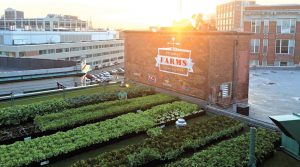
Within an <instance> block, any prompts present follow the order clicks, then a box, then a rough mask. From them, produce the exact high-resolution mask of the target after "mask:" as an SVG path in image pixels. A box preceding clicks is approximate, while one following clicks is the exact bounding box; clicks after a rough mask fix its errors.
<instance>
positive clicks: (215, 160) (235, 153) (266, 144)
mask: <svg viewBox="0 0 300 167" xmlns="http://www.w3.org/2000/svg"><path fill="white" fill-rule="evenodd" d="M278 141H279V135H278V134H276V133H274V132H271V131H268V130H265V129H258V131H257V134H256V142H255V157H256V159H257V161H258V162H262V161H263V160H264V158H266V156H268V154H270V153H271V152H273V151H275V146H274V143H275V142H278ZM248 152H249V133H247V134H245V135H241V136H238V137H236V138H233V139H230V140H227V141H223V142H221V143H219V144H217V145H215V146H212V147H209V148H208V149H206V150H203V151H200V152H198V153H195V154H194V155H193V156H192V157H190V158H185V159H182V160H180V161H177V162H174V163H171V164H168V165H166V166H167V167H177V166H178V167H184V166H187V167H188V166H195V165H196V166H199V167H207V166H214V167H223V166H224V164H226V166H230V167H239V166H247V163H248V161H249V156H248ZM216 155H217V156H216Z"/></svg>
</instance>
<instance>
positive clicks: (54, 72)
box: [0, 57, 89, 83]
mask: <svg viewBox="0 0 300 167" xmlns="http://www.w3.org/2000/svg"><path fill="white" fill-rule="evenodd" d="M86 67H87V68H89V67H88V66H87V65H85V63H82V62H80V63H77V62H74V61H63V60H47V59H31V58H13V57H0V72H1V73H0V83H9V82H12V81H23V80H33V79H43V78H53V77H63V76H72V75H83V74H84V73H85V72H84V70H85V68H86Z"/></svg>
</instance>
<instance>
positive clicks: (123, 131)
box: [0, 102, 197, 167]
mask: <svg viewBox="0 0 300 167" xmlns="http://www.w3.org/2000/svg"><path fill="white" fill-rule="evenodd" d="M196 109H197V106H196V105H193V104H189V103H186V102H174V103H172V104H165V105H160V106H156V107H153V108H152V109H149V110H147V111H145V112H143V113H140V114H133V113H130V114H125V115H122V116H119V117H117V118H113V119H109V120H106V121H103V122H99V123H95V124H90V125H86V126H82V127H78V128H75V129H73V130H69V131H67V132H58V133H56V134H53V135H49V136H44V137H40V138H36V139H33V140H30V141H26V142H16V143H14V144H11V145H1V146H0V162H1V164H0V166H3V167H5V166H23V165H31V164H32V163H35V162H41V161H44V160H47V159H49V158H53V157H57V156H61V155H63V154H68V153H71V152H72V151H75V150H79V149H83V148H86V147H89V146H91V145H94V144H101V143H104V142H109V141H110V140H112V139H116V138H120V137H122V136H124V135H129V134H132V133H139V132H143V131H146V130H147V129H149V128H151V127H154V126H156V125H157V123H156V120H155V117H156V116H157V115H159V114H164V113H165V112H166V111H170V110H181V111H183V112H184V113H186V114H188V113H191V112H192V111H195V110H196Z"/></svg>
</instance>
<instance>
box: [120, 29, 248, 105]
mask: <svg viewBox="0 0 300 167" xmlns="http://www.w3.org/2000/svg"><path fill="white" fill-rule="evenodd" d="M124 37H125V68H126V73H125V77H126V80H132V81H136V82H141V83H144V84H148V85H153V86H156V87H160V88H163V89H168V90H173V91H176V92H179V93H182V94H187V95H190V96H193V97H197V98H200V99H203V100H206V101H210V102H213V103H217V104H220V105H222V106H228V105H230V104H231V103H232V102H233V99H234V98H236V99H237V101H247V98H248V84H249V69H248V63H249V57H248V56H249V55H248V50H249V43H248V42H249V34H239V35H237V34H236V33H200V32H181V33H180V32H148V31H126V32H125V33H124ZM172 38H173V39H175V40H174V41H173V40H172ZM172 43H174V46H176V48H177V51H179V52H178V54H177V53H176V54H174V53H171V52H168V53H167V52H165V53H161V52H160V53H158V50H159V48H163V49H166V48H167V49H170V48H171V47H173V45H172ZM179 43H180V45H178V46H177V45H176V44H179ZM179 49H183V50H179ZM171 50H172V49H171ZM175 50H176V49H175ZM173 51H174V50H173ZM177 51H176V52H177ZM186 51H190V52H191V54H190V55H188V54H186V53H183V52H186ZM160 55H163V56H164V55H168V56H169V58H170V59H169V60H168V62H166V61H165V60H163V59H161V57H160ZM189 58H190V59H189ZM179 60H183V61H191V62H190V63H183V62H181V63H182V64H180V62H179ZM177 61H178V62H177ZM174 62H175V63H174ZM176 62H177V63H176ZM164 63H165V64H164ZM168 63H169V64H168ZM178 63H179V64H178ZM166 64H167V65H166ZM234 64H236V65H235V66H234ZM189 65H190V66H191V65H192V68H190V69H187V68H186V67H187V66H189ZM175 66H176V67H175ZM224 83H229V85H230V86H229V88H230V90H229V96H228V97H222V96H221V94H220V93H221V90H220V86H221V85H222V84H224ZM232 90H233V91H232Z"/></svg>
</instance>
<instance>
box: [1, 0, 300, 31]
mask: <svg viewBox="0 0 300 167" xmlns="http://www.w3.org/2000/svg"><path fill="white" fill-rule="evenodd" d="M226 1H228V0H182V12H181V14H180V7H179V6H180V5H179V4H180V0H0V15H3V14H4V10H5V9H6V8H8V7H10V8H14V9H17V10H21V11H24V15H25V17H26V18H31V17H45V16H46V15H47V14H48V13H53V14H65V15H75V16H78V17H79V18H80V19H82V20H88V21H90V20H91V21H92V23H93V27H101V28H122V29H142V28H148V27H149V26H157V25H160V26H168V25H171V23H172V21H173V20H176V19H179V18H190V17H191V16H192V15H193V14H195V13H204V14H210V13H214V12H215V8H216V5H217V4H220V3H224V2H226ZM256 2H257V3H258V4H266V5H270V4H282V3H285V4H300V0H257V1H256Z"/></svg>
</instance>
